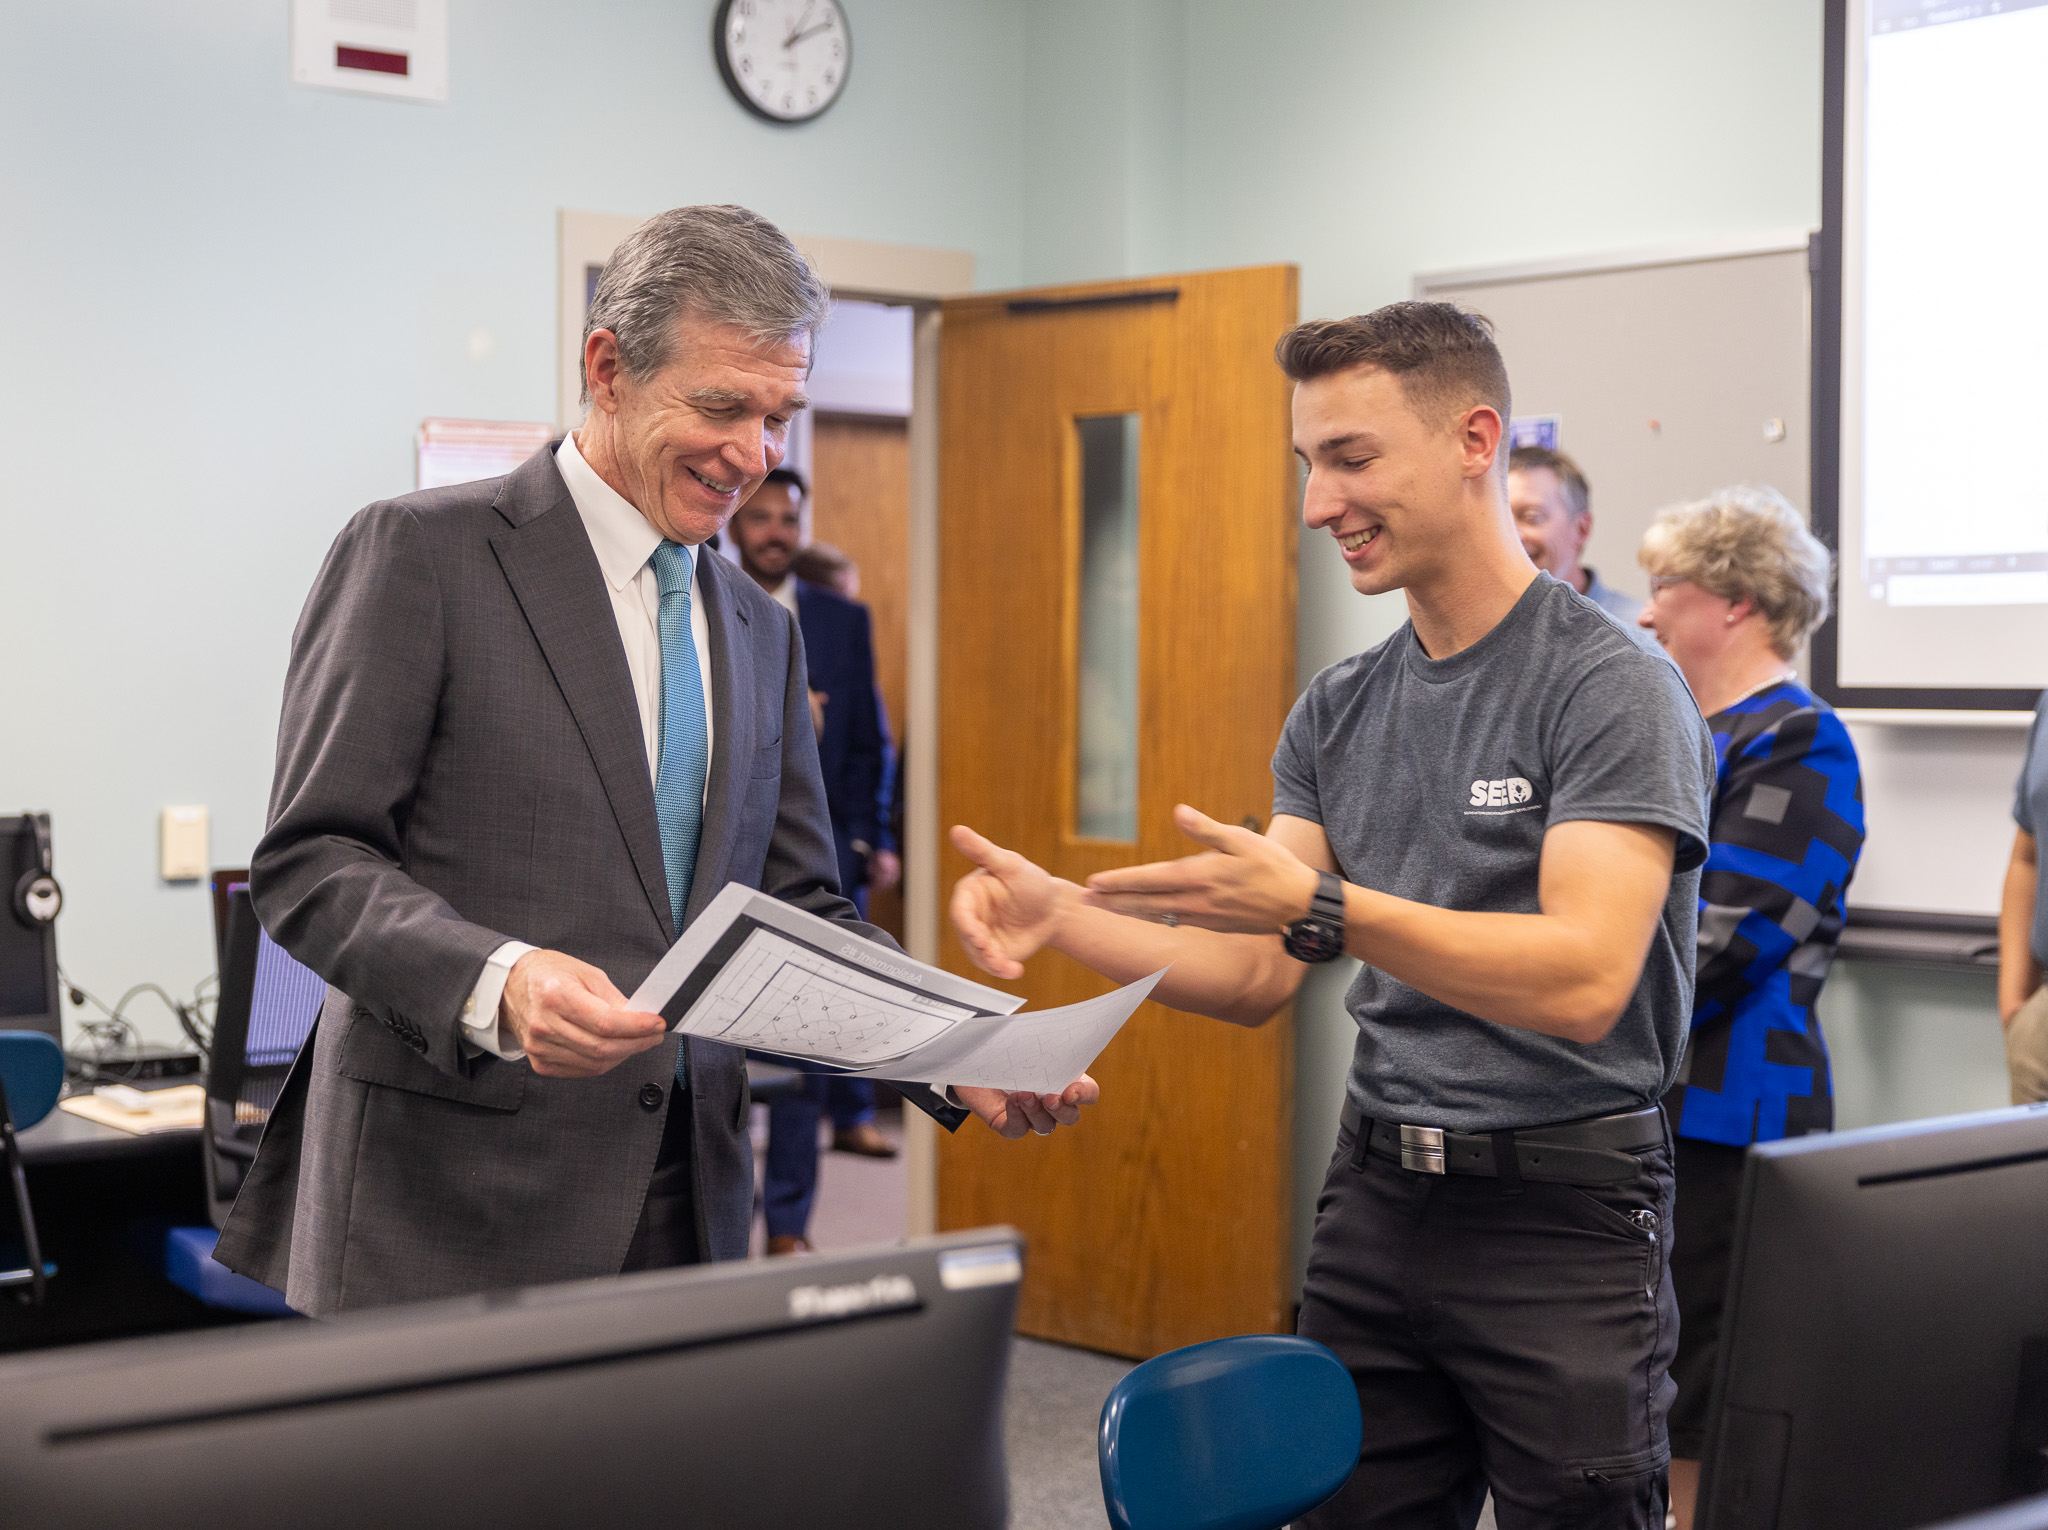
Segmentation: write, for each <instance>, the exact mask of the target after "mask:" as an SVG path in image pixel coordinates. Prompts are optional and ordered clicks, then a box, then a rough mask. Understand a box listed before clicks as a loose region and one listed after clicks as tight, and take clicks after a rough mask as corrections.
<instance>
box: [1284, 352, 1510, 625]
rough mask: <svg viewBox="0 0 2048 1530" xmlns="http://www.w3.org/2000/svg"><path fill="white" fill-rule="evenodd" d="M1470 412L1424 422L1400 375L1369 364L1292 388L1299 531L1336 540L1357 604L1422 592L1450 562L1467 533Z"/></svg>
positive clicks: (1451, 562) (1327, 375) (1489, 412)
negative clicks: (1299, 466)
mask: <svg viewBox="0 0 2048 1530" xmlns="http://www.w3.org/2000/svg"><path fill="white" fill-rule="evenodd" d="M1481 407H1482V408H1483V407H1484V406H1481ZM1471 412H1472V411H1469V410H1468V411H1463V412H1457V413H1453V412H1451V411H1450V410H1449V409H1446V410H1445V411H1444V418H1443V419H1441V420H1438V419H1434V418H1426V417H1425V416H1424V415H1423V414H1422V413H1420V412H1418V411H1417V409H1416V407H1415V406H1414V404H1412V403H1411V402H1410V401H1409V398H1408V395H1407V392H1406V390H1405V389H1404V388H1403V387H1402V385H1401V380H1400V379H1399V378H1398V377H1397V376H1395V375H1394V374H1393V373H1392V372H1389V371H1387V370H1386V369H1384V368H1382V367H1376V366H1371V365H1361V366H1355V367H1347V368H1345V369H1344V370H1343V371H1340V372H1331V373H1328V374H1326V375H1324V376H1321V377H1312V378H1309V379H1308V380H1307V381H1305V382H1301V383H1297V384H1296V385H1295V388H1294V451H1295V455H1296V456H1298V457H1300V458H1301V460H1302V461H1303V462H1304V463H1305V464H1307V467H1308V481H1307V483H1306V484H1305V485H1304V486H1303V489H1302V497H1301V518H1302V522H1303V524H1304V525H1306V526H1308V527H1309V528H1310V529H1311V530H1315V531H1323V532H1326V533H1328V534H1329V535H1330V536H1331V537H1332V538H1333V539H1335V541H1336V542H1337V545H1338V549H1339V551H1340V552H1341V554H1342V556H1343V559H1344V564H1345V567H1346V568H1347V569H1348V570H1349V571H1350V574H1351V587H1352V588H1353V589H1355V590H1357V591H1358V592H1359V593H1360V594H1361V595H1382V594H1385V593H1386V592H1387V591H1389V590H1399V589H1406V588H1409V587H1411V586H1415V585H1418V584H1423V585H1426V584H1428V583H1431V582H1432V581H1433V580H1435V579H1436V578H1438V577H1440V576H1441V574H1442V573H1443V572H1444V571H1445V570H1446V569H1447V568H1449V567H1451V566H1452V564H1453V563H1454V561H1455V559H1456V557H1457V555H1458V543H1459V540H1460V536H1461V533H1462V532H1463V530H1464V529H1465V527H1466V525H1467V514H1468V512H1467V507H1466V496H1465V483H1466V480H1467V479H1468V478H1469V477H1470V476H1471V469H1472V465H1473V464H1472V460H1471V455H1470V446H1469V443H1468V441H1467V432H1466V431H1465V429H1464V421H1465V419H1466V417H1467V415H1469V414H1470V413H1471ZM1486 412H1487V413H1488V414H1491V413H1492V411H1491V410H1487V411H1486ZM1431 413H1432V414H1434V413H1435V411H1431ZM1491 470H1492V469H1491V466H1490V465H1489V466H1488V467H1487V468H1486V471H1491Z"/></svg>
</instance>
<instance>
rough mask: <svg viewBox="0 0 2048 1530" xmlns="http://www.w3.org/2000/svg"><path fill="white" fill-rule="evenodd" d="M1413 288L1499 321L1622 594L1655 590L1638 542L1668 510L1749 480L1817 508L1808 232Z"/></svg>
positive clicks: (1533, 407)
mask: <svg viewBox="0 0 2048 1530" xmlns="http://www.w3.org/2000/svg"><path fill="white" fill-rule="evenodd" d="M1532 273H1533V274H1532ZM1416 295H1417V296H1418V297H1430V298H1438V299H1446V300H1449V301H1452V302H1456V303H1461V304H1463V305H1464V306H1466V307H1467V308H1472V309H1476V310H1477V311H1479V312H1480V313H1483V314H1485V315H1486V316H1487V317H1488V318H1489V319H1491V320H1492V321H1493V324H1494V332H1495V337H1496V339H1497V340H1498V343H1499V345H1500V349H1501V355H1502V356H1503V357H1504V358H1505V359H1506V361H1507V364H1508V381H1509V384H1510V385H1511V386H1512V387H1513V389H1514V398H1515V405H1514V407H1515V413H1516V414H1517V415H1532V414H1533V415H1557V416H1559V417H1560V425H1559V431H1558V446H1559V448H1560V449H1561V450H1563V451H1564V452H1566V453H1567V454H1568V455H1570V456H1571V457H1572V458H1573V459H1574V460H1575V461H1576V462H1577V463H1578V464H1579V466H1580V467H1581V468H1582V469H1584V470H1585V474H1586V479H1587V481H1588V482H1589V483H1590V484H1591V485H1592V489H1593V536H1592V539H1591V541H1590V542H1589V543H1588V544H1587V548H1586V561H1587V562H1588V563H1590V564H1592V565H1593V566H1594V567H1595V568H1597V569H1598V570H1599V571H1600V577H1601V578H1602V579H1604V580H1606V581H1607V583H1609V584H1611V585H1613V586H1614V587H1615V588H1616V589H1619V590H1626V591H1628V593H1629V594H1631V595H1634V596H1636V597H1637V598H1638V599H1640V598H1641V597H1642V596H1643V595H1644V594H1645V593H1647V590H1648V585H1647V582H1646V580H1645V578H1644V575H1643V571H1642V570H1641V569H1640V568H1638V567H1637V566H1636V548H1637V546H1638V545H1639V544H1640V543H1641V542H1642V539H1643V533H1644V531H1646V530H1647V529H1648V528H1649V525H1650V522H1651V521H1653V520H1655V519H1656V517H1657V512H1658V511H1659V510H1662V509H1663V508H1665V507H1666V506H1667V505H1672V504H1676V503H1678V502H1680V501H1683V500H1688V499H1698V498H1699V497H1700V496H1701V495H1703V494H1706V493H1707V492H1708V491H1709V490H1712V489H1717V488H1719V487H1721V486H1722V485H1724V484H1730V483H1745V482H1746V483H1767V484H1770V485H1771V486H1772V487H1773V488H1776V489H1778V490H1779V491H1780V492H1781V493H1783V494H1784V495H1785V497H1786V498H1787V499H1789V500H1791V501H1792V503H1794V504H1795V505H1799V506H1802V507H1804V505H1805V504H1806V498H1807V476H1808V474H1807V458H1808V448H1809V441H1810V434H1809V430H1808V404H1809V395H1810V393H1811V388H1810V387H1809V385H1808V360H1807V355H1808V349H1809V347H1808V342H1807V306H1806V305H1807V277H1806V237H1805V235H1804V234H1795V235H1788V236H1784V237H1781V238H1778V239H1775V240H1771V241H1768V242H1766V243H1765V244H1764V245H1763V247H1762V248H1761V249H1758V248H1757V247H1755V246H1752V247H1750V248H1749V249H1747V250H1745V251H1742V252H1741V253H1720V252H1718V251H1715V252H1710V253H1709V254H1708V256H1707V257H1706V258H1701V257H1700V256H1699V255H1697V254H1689V253H1688V252H1666V253H1662V254H1656V253H1652V254H1645V255H1635V256H1613V257H1608V258H1607V259H1605V260H1598V261H1589V262H1586V263H1583V264H1578V265H1566V264H1563V263H1557V264H1551V265H1545V266H1537V267H1507V268H1499V269H1495V270H1491V271H1476V272H1475V271H1466V272H1445V273H1440V274H1437V275H1432V276H1425V277H1421V278H1419V279H1418V280H1417V282H1416ZM1772 421H1776V422H1777V426H1776V430H1775V431H1773V430H1767V425H1768V423H1769V422H1772ZM1778 432H1782V439H1778V440H1771V439H1768V436H1769V435H1771V434H1776V433H1778Z"/></svg>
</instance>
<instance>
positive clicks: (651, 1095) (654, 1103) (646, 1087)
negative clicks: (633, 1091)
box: [640, 1084, 666, 1110]
mask: <svg viewBox="0 0 2048 1530" xmlns="http://www.w3.org/2000/svg"><path fill="white" fill-rule="evenodd" d="M664 1098H666V1096H665V1095H664V1094H663V1093H662V1088H661V1085H659V1084H642V1085H641V1086H640V1106H641V1108H642V1109H643V1110H659V1109H661V1102H662V1100H663V1099H664Z"/></svg>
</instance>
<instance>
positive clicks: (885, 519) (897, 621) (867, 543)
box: [811, 414, 910, 941]
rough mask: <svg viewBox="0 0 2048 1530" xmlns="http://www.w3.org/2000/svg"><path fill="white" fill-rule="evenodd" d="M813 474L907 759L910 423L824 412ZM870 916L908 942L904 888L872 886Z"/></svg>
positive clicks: (816, 528) (820, 530)
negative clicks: (856, 586)
mask: <svg viewBox="0 0 2048 1530" xmlns="http://www.w3.org/2000/svg"><path fill="white" fill-rule="evenodd" d="M811 478H812V480H813V483H812V489H811V535H812V536H813V537H814V538H815V539H816V540H818V541H820V542H829V543H831V544H832V545H833V546H834V547H837V548H838V549H839V550H840V551H841V552H843V553H845V554H846V555H847V556H848V557H850V558H852V559H853V561H854V562H855V563H856V564H858V565H859V566H860V598H861V601H862V603H863V604H864V605H866V606H867V608H868V614H869V616H870V617H871V618H872V620H873V632H874V652H875V685H876V687H877V688H878V689H879V690H880V691H881V693H882V701H883V704H884V705H885V707H886V708H887V710H888V713H889V737H890V741H891V742H892V743H893V744H894V745H895V746H896V757H897V759H898V760H899V761H900V760H901V759H902V758H903V739H904V734H903V727H904V724H905V723H906V722H907V721H908V720H909V717H910V711H909V705H908V701H909V697H908V688H907V682H906V674H907V670H908V663H907V653H908V647H907V641H906V634H907V632H908V630H909V625H908V624H909V620H910V431H909V427H908V426H907V425H906V424H905V422H904V421H902V420H899V419H891V418H886V417H876V416H864V415H850V414H824V415H820V416H819V417H818V418H817V419H816V420H815V421H813V422H812V431H811ZM898 790H899V792H900V791H901V779H900V777H899V780H898ZM868 918H870V919H871V920H873V921H874V922H875V923H876V924H878V925H880V926H881V927H882V928H883V929H885V930H887V931H888V932H889V933H890V934H892V935H894V936H895V937H896V938H897V939H898V940H899V941H900V940H901V939H902V938H903V890H902V888H900V887H894V888H890V889H889V890H888V891H887V892H881V891H877V890H875V889H873V888H870V889H869V890H868Z"/></svg>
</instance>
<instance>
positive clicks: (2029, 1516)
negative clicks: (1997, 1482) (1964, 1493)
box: [1927, 1493, 2048, 1530]
mask: <svg viewBox="0 0 2048 1530" xmlns="http://www.w3.org/2000/svg"><path fill="white" fill-rule="evenodd" d="M1927 1530H2048V1493H2044V1494H2042V1495H2041V1496H2040V1497H2039V1498H2029V1499H2027V1500H2026V1501H2025V1502H2024V1503H2009V1504H2006V1505H2004V1506H2003V1507H2002V1508H1997V1509H1988V1510H1986V1511H1985V1512H1984V1513H1982V1514H1972V1515H1970V1516H1969V1517H1968V1518H1967V1519H1949V1520H1943V1521H1942V1522H1941V1523H1940V1524H1938V1525H1929V1526H1928V1527H1927Z"/></svg>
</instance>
